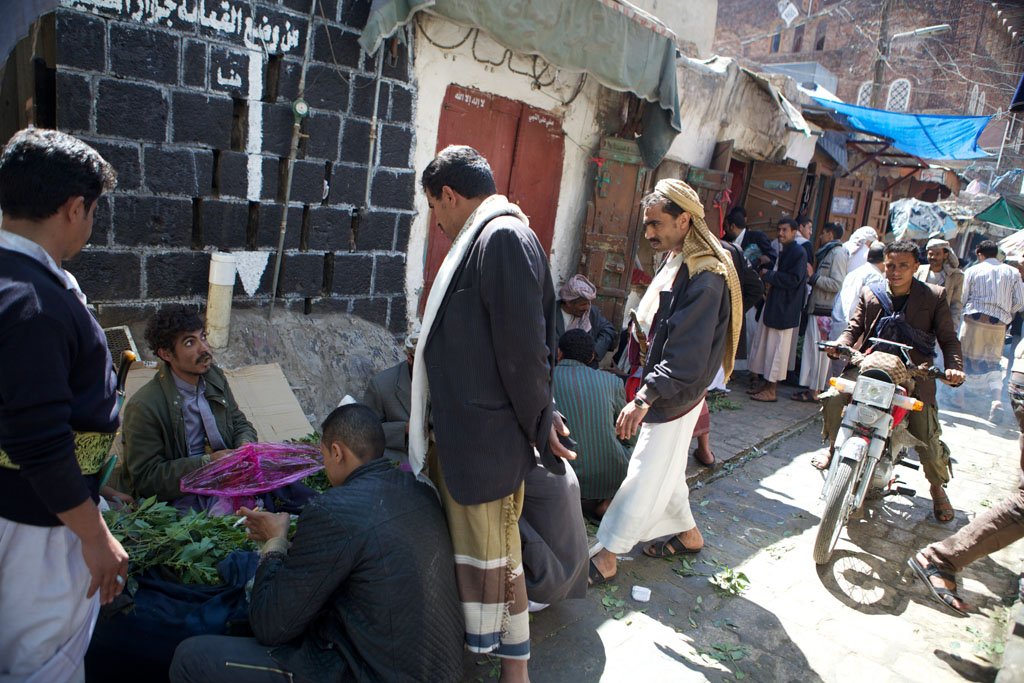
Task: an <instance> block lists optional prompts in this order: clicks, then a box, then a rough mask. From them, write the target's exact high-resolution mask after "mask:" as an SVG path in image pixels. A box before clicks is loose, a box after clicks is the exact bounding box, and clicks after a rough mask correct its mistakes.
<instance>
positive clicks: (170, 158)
mask: <svg viewBox="0 0 1024 683" xmlns="http://www.w3.org/2000/svg"><path fill="white" fill-rule="evenodd" d="M144 157H145V164H146V187H147V188H149V190H150V191H151V192H153V193H154V194H178V195H185V196H187V197H202V196H205V195H208V194H210V188H211V186H212V185H213V152H210V151H208V150H191V149H166V148H163V147H147V148H146V150H145V152H144Z"/></svg>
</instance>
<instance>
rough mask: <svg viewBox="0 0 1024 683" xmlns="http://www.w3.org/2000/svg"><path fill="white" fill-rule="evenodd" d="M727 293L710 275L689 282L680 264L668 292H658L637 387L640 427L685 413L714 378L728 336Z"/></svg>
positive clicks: (721, 282)
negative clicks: (642, 408) (644, 406)
mask: <svg viewBox="0 0 1024 683" xmlns="http://www.w3.org/2000/svg"><path fill="white" fill-rule="evenodd" d="M729 302H730V299H729V288H728V287H726V284H725V278H724V277H722V276H721V275H717V274H715V273H712V272H710V271H705V272H703V273H699V274H698V275H697V276H696V277H694V278H692V279H691V278H690V271H689V269H688V268H687V266H686V264H683V266H682V267H681V268H680V269H679V274H678V275H677V276H676V281H675V283H674V284H673V285H672V290H671V291H668V292H662V293H661V301H660V303H659V305H658V318H657V320H656V322H655V325H654V331H653V332H652V333H651V336H650V340H651V341H650V345H649V347H648V352H647V361H646V363H645V364H644V381H643V386H642V387H641V388H640V390H639V391H638V392H637V395H638V396H640V397H641V398H642V399H643V400H645V401H646V402H647V403H649V404H650V405H651V407H650V409H649V410H648V411H647V415H646V416H645V417H644V421H645V422H650V423H659V422H668V421H669V420H672V419H674V418H677V417H679V416H681V415H683V414H684V413H686V412H688V411H689V410H690V409H691V408H693V406H695V405H696V404H697V402H698V401H700V400H701V399H702V398H703V397H704V394H705V393H707V390H708V385H709V384H711V380H713V379H714V378H715V375H716V374H717V373H718V368H719V366H720V365H721V364H722V357H723V356H724V355H725V345H726V344H727V343H728V336H729V316H730V315H732V309H731V307H730V303H729Z"/></svg>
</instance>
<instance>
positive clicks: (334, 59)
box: [313, 8, 362, 69]
mask: <svg viewBox="0 0 1024 683" xmlns="http://www.w3.org/2000/svg"><path fill="white" fill-rule="evenodd" d="M325 10H326V8H325ZM328 31H330V37H329V38H328ZM358 41H359V34H358V33H355V32H352V31H345V30H344V29H341V28H338V27H336V26H331V27H329V28H328V27H325V26H324V25H323V24H318V25H317V27H316V29H314V31H313V59H315V60H316V61H318V62H324V63H325V64H332V65H333V64H335V63H337V64H339V65H340V66H343V67H348V68H349V69H358V68H359V62H360V60H361V59H362V48H360V47H359V42H358ZM331 48H333V49H334V52H333V55H332V53H331Z"/></svg>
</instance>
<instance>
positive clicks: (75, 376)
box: [0, 129, 128, 681]
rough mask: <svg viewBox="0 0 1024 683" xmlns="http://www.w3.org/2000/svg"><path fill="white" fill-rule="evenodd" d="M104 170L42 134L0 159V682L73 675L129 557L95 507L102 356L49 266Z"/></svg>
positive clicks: (106, 441) (108, 406)
mask: <svg viewBox="0 0 1024 683" xmlns="http://www.w3.org/2000/svg"><path fill="white" fill-rule="evenodd" d="M115 178H116V174H115V173H114V170H113V168H111V166H110V164H108V163H107V162H106V161H104V160H103V158H102V157H101V156H100V155H99V154H98V153H97V152H96V150H94V149H92V148H91V147H89V146H88V145H86V144H84V143H83V142H81V141H80V140H77V139H75V138H73V137H71V136H69V135H65V134H63V133H59V132H57V131H53V130H42V129H26V130H22V131H19V132H18V133H15V134H14V136H13V137H12V138H11V139H10V141H9V142H8V143H7V146H6V147H5V148H4V151H3V155H2V156H0V210H2V211H3V224H2V226H0V227H2V230H0V357H2V358H4V359H5V363H4V368H3V371H2V372H0V449H2V450H0V567H3V571H0V614H4V615H6V618H5V623H4V627H3V628H0V678H3V679H4V680H7V677H11V679H13V680H23V679H28V678H32V679H33V680H45V681H56V680H70V679H72V678H74V677H75V676H76V675H78V674H79V673H80V672H81V664H82V661H83V659H84V657H85V651H86V648H87V647H88V645H89V638H90V636H91V634H92V626H93V623H94V622H95V619H96V615H97V613H98V612H99V607H100V603H101V602H102V603H104V604H106V603H108V602H110V601H111V600H113V599H114V597H116V596H117V594H118V593H120V592H121V589H122V587H123V586H124V579H125V575H126V573H127V570H128V555H127V553H125V551H124V549H123V548H122V547H121V544H120V543H118V542H117V541H116V540H115V539H114V537H113V536H112V535H111V534H110V531H109V530H108V529H107V526H106V524H104V522H103V517H102V516H101V515H100V512H99V509H98V508H97V506H96V503H97V502H98V500H99V494H98V489H99V477H98V472H99V470H100V467H101V466H102V464H103V462H104V461H105V460H106V458H107V451H108V450H109V447H110V443H111V442H112V441H113V438H114V433H115V432H116V431H117V427H118V424H119V420H118V414H117V396H116V392H115V386H114V385H115V379H114V374H113V371H112V366H111V361H110V354H109V352H108V351H107V344H106V338H105V337H104V334H103V330H102V329H100V327H99V325H98V324H97V323H96V321H95V320H94V319H93V317H92V315H91V314H90V313H89V311H88V310H87V309H86V307H85V295H84V294H82V291H81V289H79V287H78V282H77V281H76V280H75V278H74V277H73V276H72V275H71V274H70V273H68V272H67V271H65V270H63V269H62V268H61V265H60V264H61V263H62V262H63V261H66V260H67V259H70V258H72V257H73V256H75V255H76V254H78V252H79V251H81V249H82V247H83V246H84V245H85V243H86V242H87V241H88V239H89V235H90V234H91V232H92V223H93V216H94V215H95V211H96V203H97V200H98V199H99V196H100V195H101V194H102V193H103V192H104V191H109V190H111V189H113V187H114V183H115Z"/></svg>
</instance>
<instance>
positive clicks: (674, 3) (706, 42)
mask: <svg viewBox="0 0 1024 683" xmlns="http://www.w3.org/2000/svg"><path fill="white" fill-rule="evenodd" d="M630 2H631V3H632V4H633V5H636V6H637V7H639V8H640V9H642V10H644V11H645V12H647V13H648V14H653V15H654V16H656V17H657V18H658V19H660V20H661V22H662V23H663V24H665V25H666V26H668V27H669V28H670V29H672V32H673V33H675V34H676V37H677V38H678V39H679V42H680V43H693V44H694V45H695V46H696V47H697V55H698V56H699V57H703V58H707V57H710V56H711V44H712V43H714V42H715V25H716V22H717V19H718V0H630Z"/></svg>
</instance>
